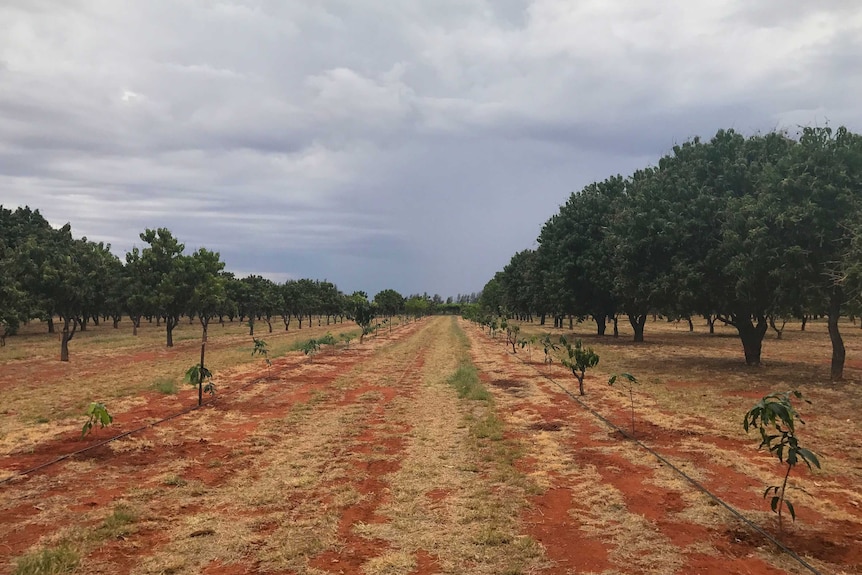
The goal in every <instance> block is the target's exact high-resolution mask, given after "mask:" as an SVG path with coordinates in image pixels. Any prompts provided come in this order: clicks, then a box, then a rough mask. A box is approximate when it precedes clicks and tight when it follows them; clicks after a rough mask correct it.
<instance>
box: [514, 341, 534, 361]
mask: <svg viewBox="0 0 862 575" xmlns="http://www.w3.org/2000/svg"><path fill="white" fill-rule="evenodd" d="M537 341H539V338H538V336H536V335H531V336H530V337H522V338H519V339H518V345H519V346H521V349H524V348H525V347H526V348H527V361H533V345H535V344H536V342H537Z"/></svg>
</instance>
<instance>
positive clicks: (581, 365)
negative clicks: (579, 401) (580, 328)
mask: <svg viewBox="0 0 862 575" xmlns="http://www.w3.org/2000/svg"><path fill="white" fill-rule="evenodd" d="M560 345H561V346H562V347H563V349H564V350H565V352H566V356H565V357H563V359H562V360H561V361H562V363H563V365H565V366H566V367H568V368H569V369H571V370H572V375H574V376H575V378H576V379H577V380H578V392H579V393H580V394H581V395H584V377H586V373H587V370H588V369H590V368H592V367H595V366H596V365H598V363H599V356H598V355H596V353H595V352H594V351H593V348H591V347H584V345H583V343H582V342H581V340H579V339H578V340H576V341H575V345H572V344H570V343H569V342H568V340H567V339H566V337H565V336H562V335H561V336H560Z"/></svg>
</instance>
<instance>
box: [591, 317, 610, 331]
mask: <svg viewBox="0 0 862 575" xmlns="http://www.w3.org/2000/svg"><path fill="white" fill-rule="evenodd" d="M593 321H595V322H596V335H605V330H606V329H607V328H608V324H607V316H606V315H604V314H599V315H594V316H593Z"/></svg>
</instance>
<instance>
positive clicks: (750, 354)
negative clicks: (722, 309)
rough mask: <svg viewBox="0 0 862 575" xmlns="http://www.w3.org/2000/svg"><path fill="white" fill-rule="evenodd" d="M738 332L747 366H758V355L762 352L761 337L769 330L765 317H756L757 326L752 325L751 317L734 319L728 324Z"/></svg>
mask: <svg viewBox="0 0 862 575" xmlns="http://www.w3.org/2000/svg"><path fill="white" fill-rule="evenodd" d="M730 323H731V324H732V325H733V326H734V327H736V331H738V332H739V339H740V340H742V350H743V352H744V353H745V363H746V364H747V365H754V366H759V365H760V355H761V351H762V350H763V336H765V335H766V330H767V329H768V328H769V324H768V323H767V320H766V316H758V317H757V324H754V323H752V321H751V317H748V316H746V317H736V318H734V319H733V321H732V322H730Z"/></svg>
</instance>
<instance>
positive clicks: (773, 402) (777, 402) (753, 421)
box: [742, 391, 820, 530]
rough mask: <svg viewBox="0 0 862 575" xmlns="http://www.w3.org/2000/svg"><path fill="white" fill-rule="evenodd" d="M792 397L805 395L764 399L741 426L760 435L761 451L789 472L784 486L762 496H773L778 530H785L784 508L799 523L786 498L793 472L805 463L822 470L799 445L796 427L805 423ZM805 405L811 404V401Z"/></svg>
mask: <svg viewBox="0 0 862 575" xmlns="http://www.w3.org/2000/svg"><path fill="white" fill-rule="evenodd" d="M791 395H793V396H794V397H795V398H797V399H802V394H801V393H800V392H798V391H793V392H790V391H785V392H780V393H771V394H769V395H767V396H765V397H763V399H761V400H760V401H758V402H757V403H756V404H755V405H754V407H752V408H751V409H750V410H749V411H748V412H747V413H746V414H745V418H744V419H743V422H742V426H743V428H744V429H745V431H746V433H747V432H748V430H749V429H751V428H754V429H757V430H758V431H759V432H760V438H761V441H760V445H759V446H758V449H761V448H763V447H766V448H767V449H768V450H769V451H770V452H771V453H773V454H774V455H775V456H776V457H777V458H778V461H779V462H781V463H783V464H785V465H787V471H786V472H785V474H784V481H783V482H782V483H781V485H780V486H778V485H771V486H769V487H767V488H766V491H764V492H763V497H764V499H765V498H766V497H769V495H770V494H772V498H771V499H770V507H771V508H772V511H773V512H775V513H778V528H779V530H780V529H781V528H782V525H781V512H782V510H783V508H784V507H787V510H788V511H789V512H790V516H791V517H792V518H793V520H794V521H795V520H796V510H795V509H794V508H793V504H792V503H790V501H787V499H786V498H785V493H786V490H787V479H788V477H790V472H791V471H792V470H793V468H794V467H795V466H796V465H797V464H798V463H799V462H800V461H803V462H805V465H807V466H808V469H811V466H812V465H813V466H815V467H817V468H818V469H819V468H820V461H819V460H818V459H817V456H816V455H815V454H814V453H813V452H811V451H809V450H808V449H805V448H804V447H801V446H800V445H799V438H798V437H797V436H796V423H797V422H799V423H801V424H803V425H804V424H805V422H804V421H802V418H801V417H800V416H799V412H797V411H796V408H795V407H794V406H793V404H792V402H791V398H790V396H791ZM805 401H806V403H810V402H809V401H808V400H805Z"/></svg>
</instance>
